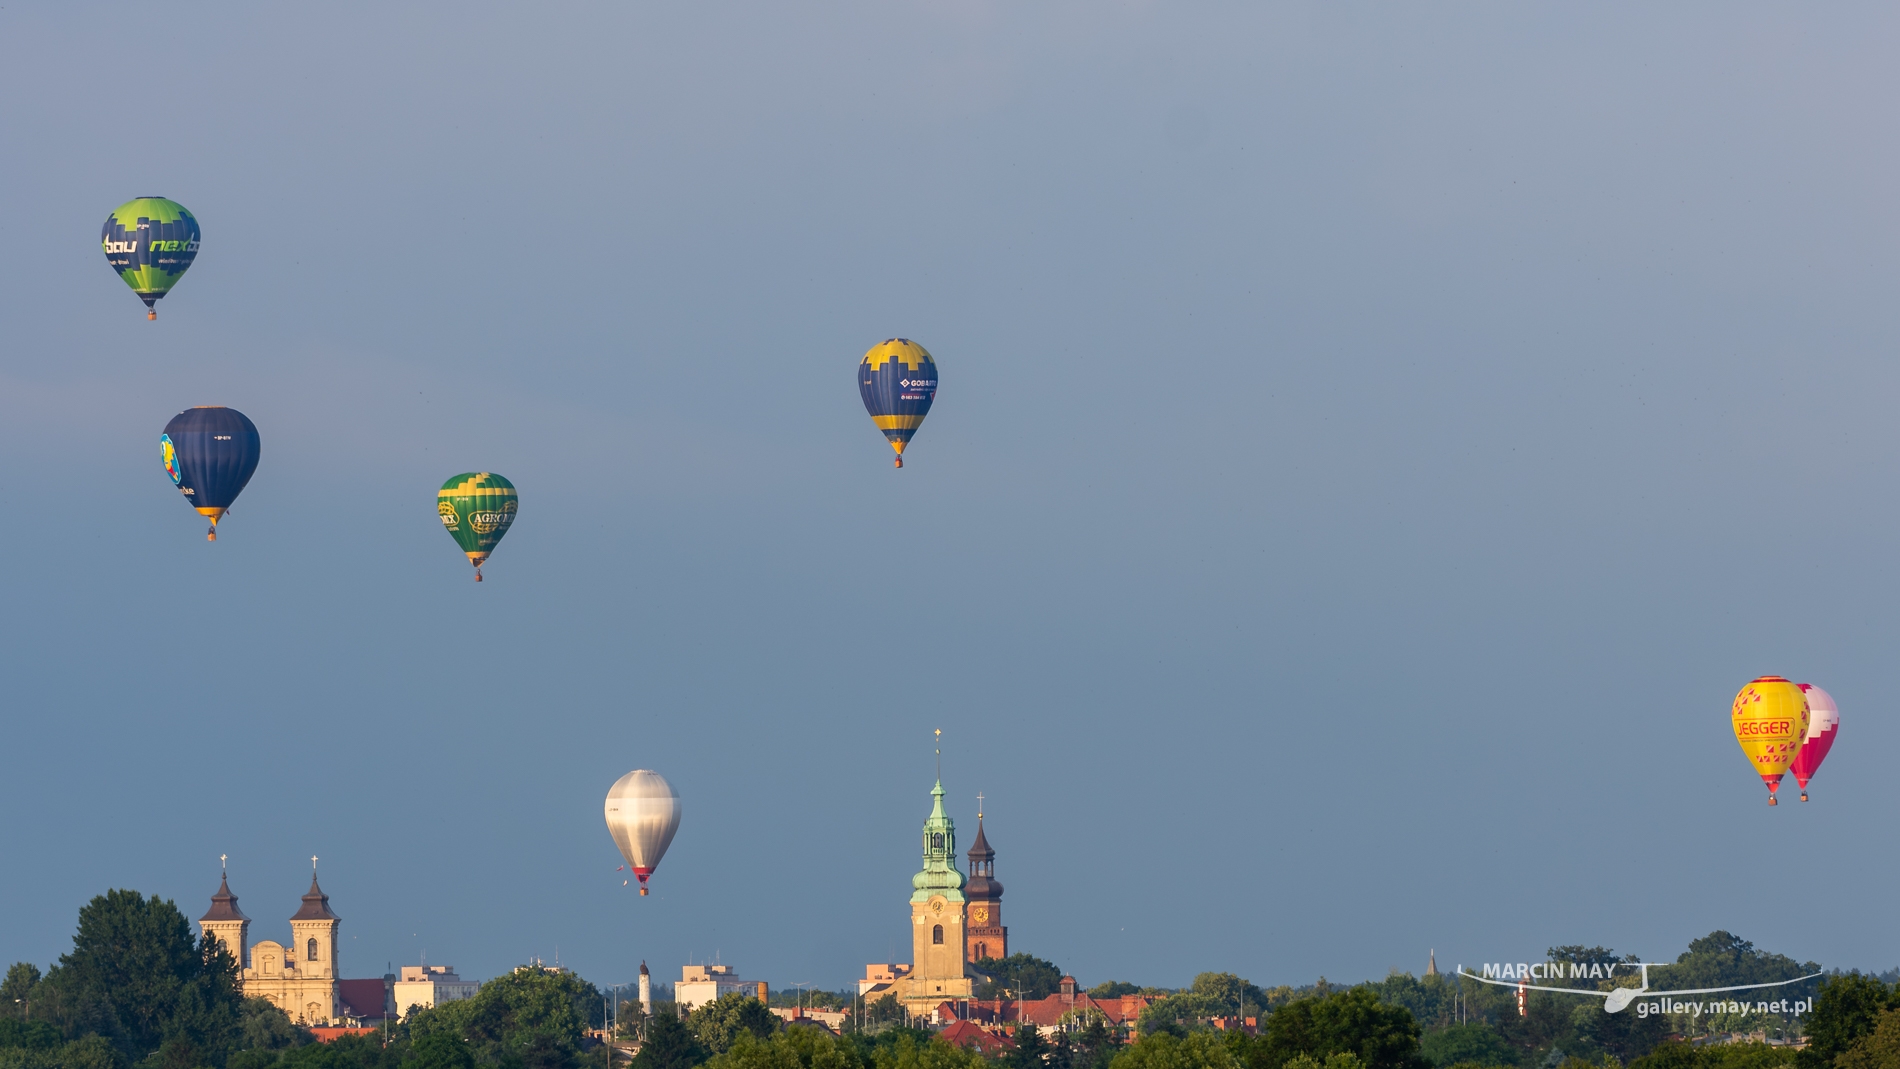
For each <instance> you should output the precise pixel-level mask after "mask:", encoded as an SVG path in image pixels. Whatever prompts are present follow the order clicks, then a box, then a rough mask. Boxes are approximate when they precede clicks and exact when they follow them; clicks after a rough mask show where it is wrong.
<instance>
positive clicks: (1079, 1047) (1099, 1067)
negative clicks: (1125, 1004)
mask: <svg viewBox="0 0 1900 1069" xmlns="http://www.w3.org/2000/svg"><path fill="white" fill-rule="evenodd" d="M1069 1047H1070V1051H1071V1053H1070V1057H1069V1064H1070V1066H1071V1069H1108V1064H1109V1063H1110V1062H1112V1061H1114V1060H1115V1056H1116V1055H1117V1054H1120V1053H1121V1049H1122V1035H1121V1029H1119V1028H1111V1027H1109V1024H1108V1020H1107V1018H1104V1017H1102V1016H1100V1015H1099V1014H1091V1015H1090V1016H1089V1019H1088V1024H1086V1025H1084V1026H1083V1027H1082V1028H1081V1029H1080V1030H1079V1031H1077V1032H1075V1033H1074V1034H1072V1035H1071V1036H1070V1037H1069Z"/></svg>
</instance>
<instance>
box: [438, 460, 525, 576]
mask: <svg viewBox="0 0 1900 1069" xmlns="http://www.w3.org/2000/svg"><path fill="white" fill-rule="evenodd" d="M515 509H516V498H515V484H514V483H511V482H509V481H508V480H506V479H504V478H502V477H501V476H499V475H496V474H495V473H494V472H492V471H465V472H463V473H462V474H460V475H457V476H456V477H455V478H453V479H450V480H449V481H448V482H445V483H443V484H442V489H440V490H437V491H436V492H435V510H436V512H438V513H440V514H441V516H442V526H444V527H446V528H448V529H449V535H450V537H452V538H454V539H455V544H456V545H458V546H461V547H462V552H464V553H466V554H468V562H469V563H470V564H473V565H474V566H475V581H476V582H478V583H479V582H481V581H482V563H483V562H484V561H486V560H487V559H488V554H489V552H490V551H492V550H493V549H494V548H495V543H497V542H499V541H501V536H502V535H505V534H507V533H508V528H509V527H510V526H511V525H512V524H513V523H514V522H515Z"/></svg>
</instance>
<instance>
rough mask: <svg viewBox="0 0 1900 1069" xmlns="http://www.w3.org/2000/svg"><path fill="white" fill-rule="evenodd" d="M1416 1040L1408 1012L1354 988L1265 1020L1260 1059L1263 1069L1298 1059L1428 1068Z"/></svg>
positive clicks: (1373, 1068) (1293, 1005)
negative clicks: (1347, 1058) (1343, 1058)
mask: <svg viewBox="0 0 1900 1069" xmlns="http://www.w3.org/2000/svg"><path fill="white" fill-rule="evenodd" d="M1418 1036H1419V1028H1418V1021H1417V1020H1416V1019H1414V1018H1413V1017H1412V1014H1411V1012H1410V1011H1409V1010H1407V1009H1405V1007H1403V1006H1390V1005H1386V1004H1385V1003H1382V1002H1380V1001H1379V999H1378V997H1377V996H1376V995H1375V994H1373V992H1372V991H1371V990H1370V989H1368V988H1364V987H1355V988H1350V989H1348V990H1345V991H1341V992H1338V993H1337V994H1331V995H1326V996H1324V997H1322V998H1309V999H1299V1000H1297V1001H1294V1002H1290V1003H1288V1004H1287V1005H1285V1006H1283V1007H1281V1008H1280V1009H1279V1010H1277V1011H1275V1012H1274V1014H1273V1015H1272V1016H1271V1017H1268V1018H1267V1022H1266V1035H1265V1037H1264V1042H1263V1043H1262V1044H1260V1047H1261V1048H1263V1049H1262V1050H1261V1051H1260V1054H1263V1055H1264V1059H1263V1060H1264V1062H1265V1067H1266V1069H1280V1067H1281V1066H1283V1065H1285V1064H1286V1062H1288V1061H1290V1060H1291V1059H1292V1058H1294V1057H1295V1056H1297V1055H1300V1054H1310V1055H1312V1056H1313V1057H1314V1058H1315V1059H1316V1060H1321V1061H1323V1060H1325V1059H1326V1058H1329V1057H1331V1056H1332V1055H1334V1054H1353V1055H1356V1056H1357V1057H1358V1058H1359V1060H1360V1061H1361V1062H1362V1063H1364V1065H1365V1067H1366V1069H1420V1067H1422V1066H1425V1065H1426V1064H1428V1063H1426V1061H1425V1059H1424V1058H1423V1057H1422V1056H1421V1055H1420V1054H1419V1049H1418ZM1250 1061H1252V1059H1250Z"/></svg>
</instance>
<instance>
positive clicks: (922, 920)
mask: <svg viewBox="0 0 1900 1069" xmlns="http://www.w3.org/2000/svg"><path fill="white" fill-rule="evenodd" d="M930 797H931V807H930V819H929V820H926V821H924V867H923V870H922V871H920V872H918V873H917V875H915V876H912V877H911V878H910V885H911V888H912V890H911V895H910V931H911V941H910V943H911V969H910V975H909V976H907V977H905V979H904V988H903V994H902V996H901V997H902V999H903V1002H904V1005H905V1008H906V1009H908V1010H910V1011H911V1012H912V1013H918V1014H922V1013H929V1012H930V1011H931V1010H933V1009H936V1007H937V1005H938V1004H939V1003H943V1002H954V1001H959V1000H962V999H968V998H969V997H970V996H971V994H972V991H971V986H970V977H969V974H968V973H967V972H965V970H964V962H965V950H964V947H965V945H966V941H965V939H964V931H963V923H964V917H963V906H964V898H963V873H962V872H960V871H959V870H958V869H957V826H956V823H955V822H954V821H952V820H951V819H950V815H949V814H948V813H945V812H944V811H943V781H942V780H939V781H937V786H936V789H934V790H932V791H931V792H930Z"/></svg>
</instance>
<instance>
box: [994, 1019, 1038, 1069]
mask: <svg viewBox="0 0 1900 1069" xmlns="http://www.w3.org/2000/svg"><path fill="white" fill-rule="evenodd" d="M1013 1038H1014V1039H1015V1040H1016V1049H1015V1050H1012V1051H1010V1052H1009V1054H1008V1055H1007V1056H1006V1057H1005V1058H1004V1059H1003V1061H1004V1063H1005V1064H1007V1065H1009V1066H1011V1067H1012V1069H1041V1066H1042V1063H1043V1060H1044V1058H1046V1057H1047V1056H1048V1054H1049V1044H1048V1043H1046V1042H1044V1041H1043V1038H1042V1032H1041V1030H1039V1029H1038V1028H1037V1027H1036V1026H1035V1025H1034V1024H1033V1023H1029V1022H1024V1023H1022V1024H1018V1025H1017V1026H1016V1032H1015V1034H1014V1036H1013Z"/></svg>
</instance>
